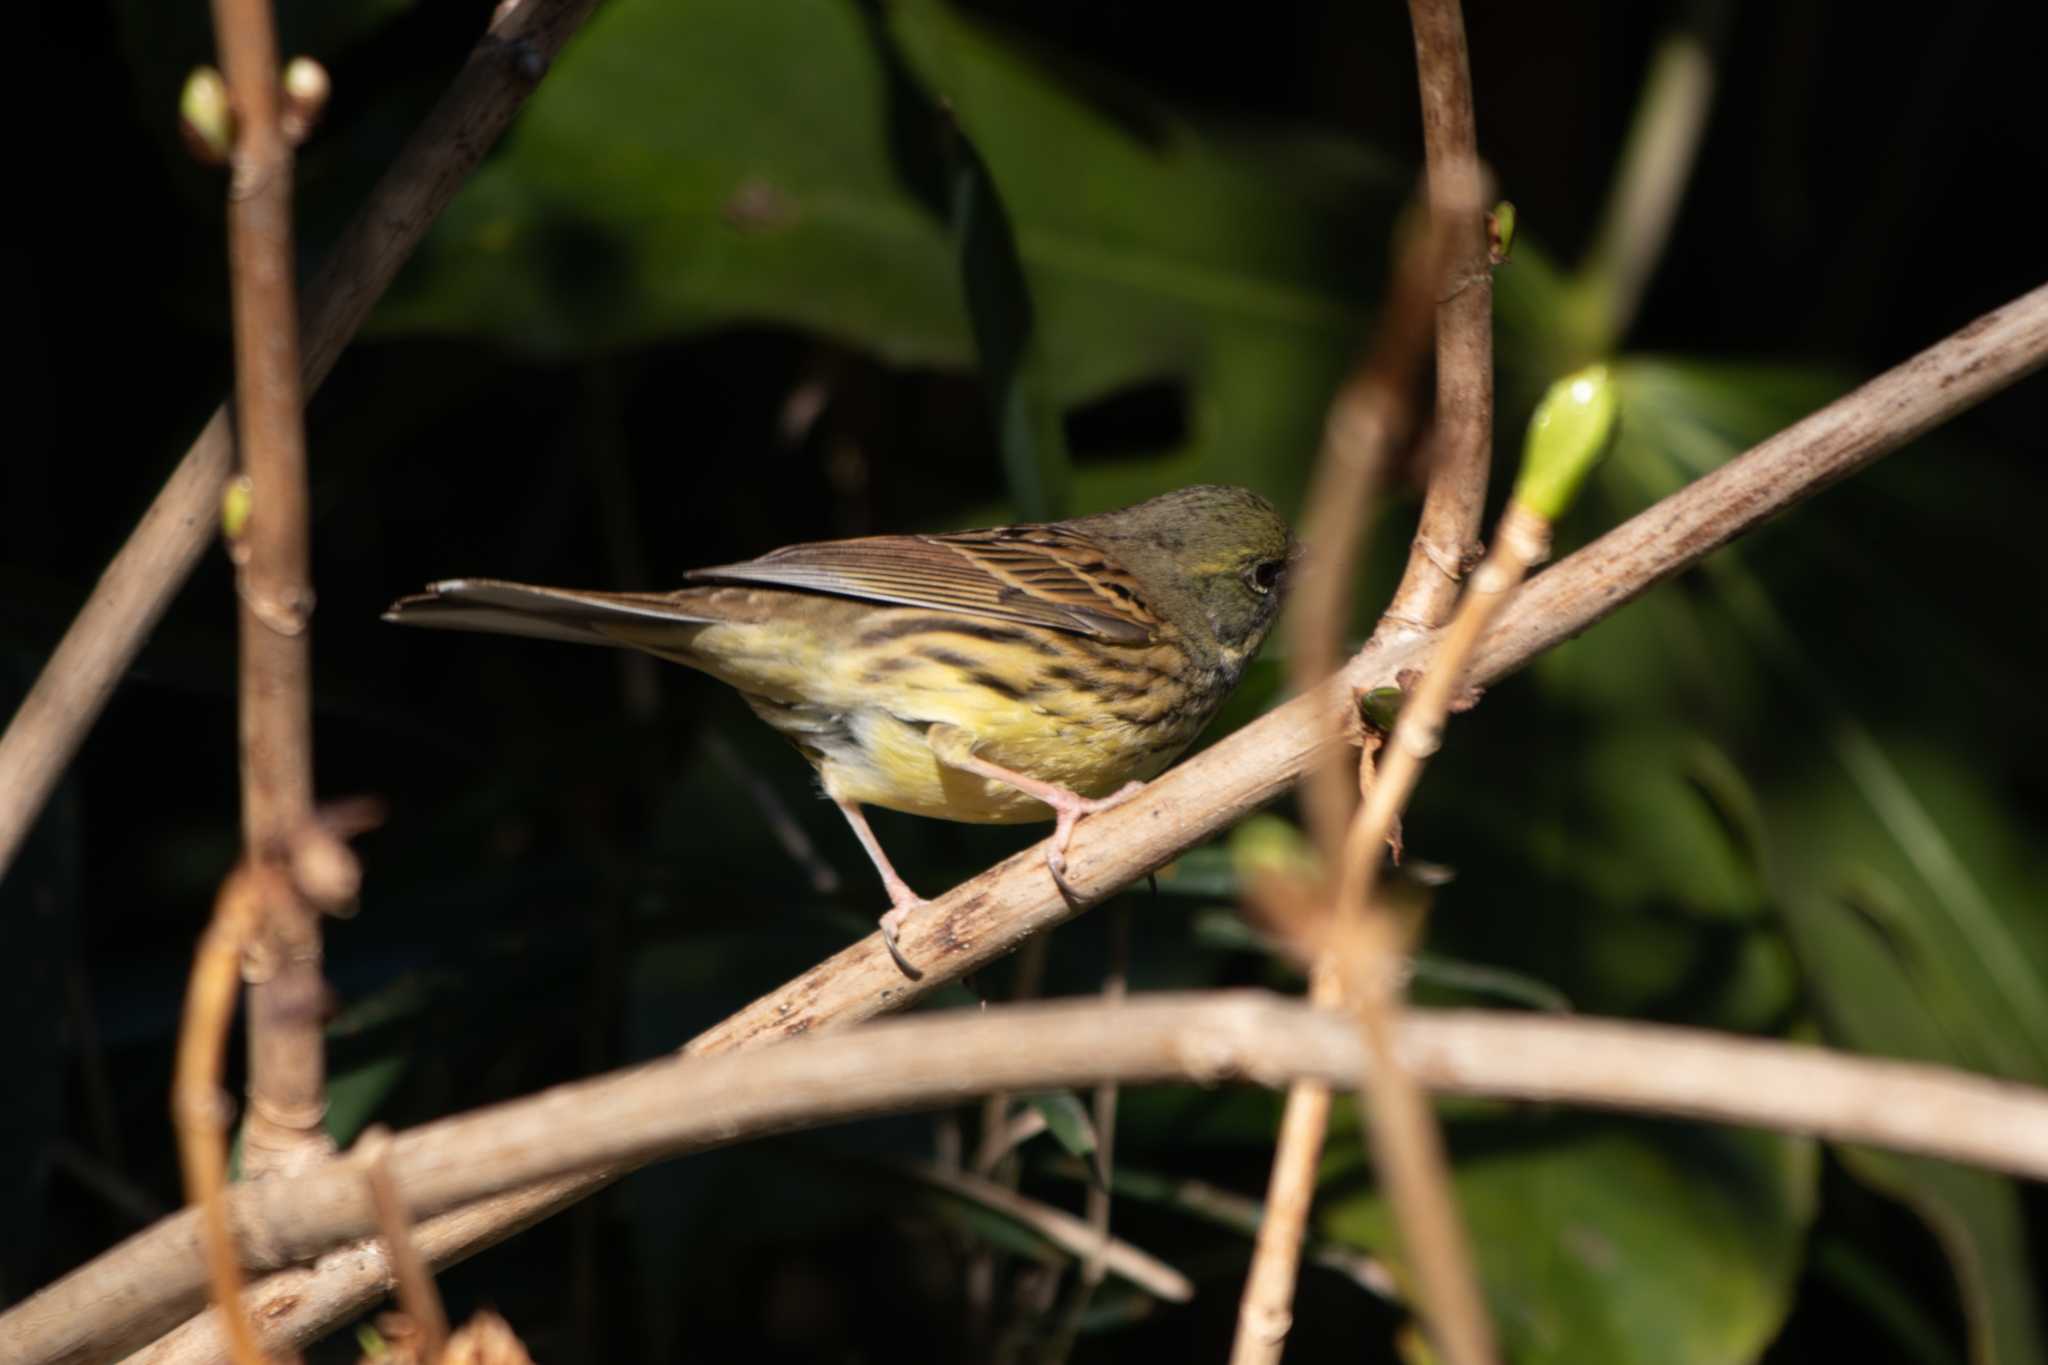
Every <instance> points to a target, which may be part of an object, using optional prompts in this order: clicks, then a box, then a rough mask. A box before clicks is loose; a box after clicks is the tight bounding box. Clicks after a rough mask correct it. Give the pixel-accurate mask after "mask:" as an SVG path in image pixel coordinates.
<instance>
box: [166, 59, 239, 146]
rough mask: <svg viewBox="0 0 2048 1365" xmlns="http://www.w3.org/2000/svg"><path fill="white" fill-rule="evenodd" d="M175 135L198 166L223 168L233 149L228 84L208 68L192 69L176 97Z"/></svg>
mask: <svg viewBox="0 0 2048 1365" xmlns="http://www.w3.org/2000/svg"><path fill="white" fill-rule="evenodd" d="M178 131H179V132H180V133H181V134H183V135H184V138H185V146H186V147H187V148H188V149H189V150H190V151H191V153H192V156H193V158H194V159H195V160H197V161H199V162H200V163H201V164H202V165H207V166H224V165H226V164H227V159H228V155H229V153H231V152H232V151H233V150H234V146H235V116H234V111H233V110H232V109H231V108H230V107H229V104H228V83H227V82H226V81H224V80H222V79H221V74H220V72H218V71H216V70H214V69H213V68H212V67H210V66H201V67H195V68H193V71H192V74H191V75H189V76H187V77H186V78H185V88H184V89H183V90H182V91H180V92H179V94H178Z"/></svg>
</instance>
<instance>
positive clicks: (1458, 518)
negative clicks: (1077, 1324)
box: [1231, 0, 1493, 1365]
mask: <svg viewBox="0 0 2048 1365" xmlns="http://www.w3.org/2000/svg"><path fill="white" fill-rule="evenodd" d="M1409 13H1410V20H1411V23H1412V25H1413V27H1414V30H1415V56H1416V69H1417V73H1418V80H1419V84H1420V88H1421V96H1422V125H1423V143H1424V151H1425V154H1426V156H1427V159H1428V186H1429V210H1430V212H1429V223H1430V228H1429V241H1430V249H1429V250H1428V252H1427V253H1426V257H1427V264H1426V266H1423V267H1422V268H1419V269H1418V268H1417V265H1416V263H1413V262H1411V263H1409V264H1408V266H1407V268H1406V269H1401V270H1397V272H1396V277H1397V285H1396V289H1397V293H1396V296H1395V300H1394V302H1393V303H1392V304H1391V305H1390V308H1389V314H1388V316H1389V321H1388V323H1387V336H1386V340H1385V341H1384V342H1383V344H1382V351H1381V355H1382V357H1383V359H1382V365H1383V368H1384V370H1385V372H1386V377H1387V383H1386V386H1385V388H1384V389H1381V390H1378V391H1369V392H1373V396H1374V397H1375V398H1377V399H1378V400H1379V401H1378V403H1377V405H1376V407H1377V409H1378V410H1379V411H1380V412H1382V413H1384V414H1385V417H1386V420H1385V422H1384V424H1383V425H1382V426H1381V427H1379V428H1377V429H1375V428H1371V427H1367V428H1364V430H1365V431H1366V432H1367V433H1369V434H1371V435H1373V436H1377V437H1378V438H1379V439H1381V440H1382V441H1384V442H1385V443H1386V446H1385V447H1383V448H1382V449H1381V450H1380V451H1379V452H1378V458H1377V459H1376V460H1375V462H1374V465H1373V470H1374V477H1376V474H1377V469H1378V468H1379V467H1382V466H1383V465H1384V463H1385V450H1386V449H1389V448H1391V446H1392V443H1393V442H1395V441H1398V440H1400V439H1401V438H1402V437H1403V436H1405V434H1406V431H1407V428H1408V426H1409V425H1410V420H1411V419H1410V416H1409V414H1408V411H1407V405H1408V402H1409V397H1408V395H1409V389H1410V386H1411V381H1410V379H1409V372H1410V371H1409V367H1412V366H1413V365H1414V364H1415V363H1416V361H1417V359H1419V356H1420V351H1421V335H1422V333H1421V329H1422V327H1423V326H1425V325H1426V320H1427V319H1428V318H1429V317H1430V316H1431V314H1432V312H1433V314H1434V318H1435V322H1436V348H1437V401H1436V423H1435V432H1434V438H1433V440H1432V443H1431V446H1432V453H1431V457H1430V468H1429V482H1428V489H1427V492H1426V493H1425V495H1424V499H1423V509H1422V515H1421V519H1420V521H1419V524H1418V525H1417V527H1416V532H1415V539H1414V543H1413V546H1412V548H1411V550H1410V553H1409V558H1408V568H1407V571H1406V572H1405V573H1404V574H1403V576H1402V579H1401V583H1400V586H1399V587H1398V589H1397V590H1396V592H1395V595H1394V598H1393V601H1392V602H1391V603H1390V604H1389V605H1388V607H1387V609H1386V611H1385V613H1383V615H1382V616H1381V618H1380V624H1379V627H1378V629H1377V630H1376V631H1375V632H1374V636H1375V639H1376V641H1378V642H1379V643H1380V644H1382V645H1388V644H1393V643H1395V642H1398V641H1399V640H1402V639H1412V638H1415V637H1417V636H1419V635H1421V634H1422V633H1423V632H1425V631H1427V630H1429V629H1431V628H1433V627H1435V626H1436V625H1438V624H1439V623H1440V622H1442V620H1443V619H1444V618H1445V617H1446V616H1447V615H1448V614H1449V610H1450V606H1451V604H1452V602H1453V601H1454V600H1455V599H1456V597H1457V593H1458V586H1459V582H1460V580H1461V578H1462V576H1463V571H1464V565H1465V561H1466V559H1467V558H1468V557H1470V556H1471V555H1473V554H1474V553H1475V552H1476V550H1477V546H1478V539H1479V517H1480V513H1481V510H1482V508H1483V507H1484V504H1485V501H1486V483H1487V472H1488V465H1489V463H1490V460H1491V455H1492V439H1493V274H1492V266H1491V262H1490V256H1489V251H1488V244H1487V236H1486V229H1485V219H1484V214H1483V210H1482V194H1483V188H1482V185H1483V179H1484V177H1483V173H1482V171H1481V168H1480V164H1479V153H1478V146H1477V140H1476V133H1475V130H1474V119H1473V113H1472V76H1471V70H1470V61H1469V58H1468V55H1467V52H1466V46H1465V21H1464V16H1463V13H1462V11H1461V10H1460V8H1459V5H1458V0H1411V3H1410V5H1409ZM1404 283H1405V286H1406V287H1405V288H1404V287H1403V284H1404ZM1417 287H1426V288H1428V289H1429V290H1430V291H1431V292H1430V294H1429V296H1428V297H1427V299H1423V300H1418V299H1416V298H1414V297H1413V294H1412V292H1411V291H1413V290H1414V289H1415V288H1417ZM1343 413H1344V406H1343V404H1342V403H1340V404H1339V406H1338V407H1337V408H1335V409H1333V411H1332V419H1331V429H1332V431H1333V432H1334V431H1336V430H1339V429H1340V426H1339V421H1340V417H1341V415H1342V414H1343ZM1354 421H1355V419H1354ZM1362 464H1363V461H1362V460H1361V458H1360V456H1359V455H1358V454H1357V453H1356V451H1355V448H1354V449H1353V450H1347V449H1346V448H1345V447H1343V446H1340V445H1338V444H1336V443H1334V442H1331V441H1329V440H1326V441H1325V444H1324V450H1323V454H1322V456H1321V461H1320V464H1319V467H1318V474H1317V491H1316V494H1315V497H1314V500H1313V502H1312V504H1311V506H1312V508H1314V509H1315V511H1314V512H1313V514H1312V515H1314V516H1315V518H1316V520H1317V521H1319V522H1321V523H1322V527H1321V529H1319V530H1311V531H1310V533H1309V543H1310V544H1311V545H1312V546H1314V547H1315V550H1316V554H1317V557H1318V559H1323V560H1325V562H1324V563H1322V564H1317V563H1315V562H1312V563H1311V564H1310V566H1309V568H1308V571H1307V572H1306V573H1305V574H1304V575H1303V577H1304V580H1305V581H1304V582H1303V583H1302V585H1301V588H1302V589H1303V591H1300V592H1298V593H1297V595H1296V599H1295V601H1294V603H1293V604H1292V606H1291V608H1290V620H1291V622H1293V623H1295V624H1294V628H1293V631H1292V635H1293V640H1294V646H1295V650H1294V657H1295V661H1296V665H1297V667H1304V668H1306V669H1307V670H1308V677H1307V681H1308V682H1311V683H1312V682H1314V681H1315V680H1318V679H1320V678H1322V677H1325V676H1327V675H1328V673H1329V671H1331V669H1332V668H1334V666H1335V662H1336V649H1337V640H1338V638H1339V636H1340V633H1341V632H1342V631H1343V629H1344V628H1345V626H1346V625H1347V624H1348V622H1349V620H1350V615H1351V594H1352V584H1353V581H1354V580H1355V578H1356V574H1355V572H1354V570H1353V562H1354V560H1355V558H1356V556H1357V555H1358V553H1359V550H1358V548H1357V545H1358V542H1359V541H1360V540H1361V539H1362V536H1361V534H1360V530H1361V527H1362V523H1363V520H1364V514H1365V508H1366V502H1367V497H1368V495H1369V493H1370V492H1371V487H1370V483H1371V482H1372V481H1374V478H1369V477H1368V476H1366V475H1364V474H1361V473H1357V472H1354V470H1353V468H1351V466H1358V465H1362ZM1343 723H1347V724H1348V723H1349V718H1348V717H1347V718H1345V722H1343ZM1367 761H1369V758H1367V759H1361V763H1362V764H1363V763H1365V762H1367ZM1362 771H1364V769H1363V768H1361V772H1362ZM1355 790H1356V789H1355V788H1354V786H1353V779H1352V778H1351V776H1350V775H1349V774H1348V773H1346V771H1345V765H1344V764H1343V763H1342V762H1341V761H1340V760H1338V759H1337V758H1334V757H1333V758H1332V759H1331V760H1329V761H1327V762H1325V763H1324V764H1323V765H1321V766H1320V767H1318V768H1315V769H1312V770H1311V771H1310V772H1309V773H1308V774H1307V775H1306V777H1305V778H1304V781H1303V784H1302V795H1303V802H1304V806H1305V808H1306V811H1307V815H1308V820H1309V827H1310V830H1311V831H1312V833H1313V834H1314V835H1315V837H1316V842H1317V845H1318V846H1319V847H1320V848H1321V849H1322V851H1323V855H1324V859H1325V862H1326V864H1330V865H1335V864H1336V863H1337V860H1338V858H1339V855H1340V850H1341V854H1342V856H1343V857H1344V858H1346V859H1351V858H1355V857H1361V856H1362V857H1366V858H1370V859H1371V860H1372V861H1373V862H1374V863H1377V861H1378V858H1379V848H1380V843H1375V844H1373V845H1372V847H1371V848H1370V849H1369V850H1367V851H1365V852H1364V853H1363V854H1361V853H1359V852H1358V851H1357V850H1355V849H1353V848H1352V847H1351V846H1350V843H1349V841H1348V840H1347V839H1346V837H1345V834H1344V827H1345V824H1346V822H1347V818H1348V816H1349V813H1350V810H1351V807H1352V804H1353V802H1354V800H1355V795H1354V793H1355ZM1392 830H1393V827H1392V826H1391V825H1389V826H1388V827H1387V828H1386V829H1384V830H1382V831H1381V836H1382V837H1381V842H1384V840H1385V837H1386V836H1388V835H1390V834H1391V833H1392ZM1349 870H1350V869H1349V865H1348V862H1347V863H1346V864H1345V872H1346V873H1347V874H1348V872H1349ZM1347 880H1348V877H1347ZM1339 894H1340V897H1341V895H1342V894H1344V893H1343V892H1342V891H1341V890H1340V893H1339ZM1351 905H1352V902H1349V901H1343V900H1341V899H1340V901H1339V907H1340V908H1339V913H1343V912H1344V909H1345V908H1348V907H1350V906H1351ZM1375 928H1384V926H1377V925H1376V926H1375ZM1350 943H1351V946H1352V947H1354V948H1357V949H1362V950H1365V951H1366V952H1367V953H1368V954H1369V955H1371V954H1373V953H1375V952H1376V953H1378V954H1382V955H1383V956H1382V957H1379V958H1374V959H1372V960H1368V961H1366V962H1363V963H1360V964H1357V965H1355V966H1354V968H1353V969H1352V970H1351V971H1349V972H1348V973H1347V972H1344V971H1340V970H1339V965H1338V963H1337V962H1336V961H1334V960H1333V959H1331V958H1330V957H1328V956H1327V953H1328V951H1329V950H1326V953H1325V956H1323V957H1319V958H1318V960H1317V961H1316V963H1315V964H1314V966H1313V968H1312V969H1311V971H1310V973H1309V989H1310V998H1311V1000H1313V1001H1314V1002H1315V1003H1316V1004H1319V1005H1323V1006H1333V1005H1335V1004H1337V1003H1338V1001H1339V999H1340V998H1341V996H1342V994H1343V991H1342V987H1343V985H1344V983H1345V980H1346V977H1347V975H1348V976H1349V977H1350V978H1351V979H1352V981H1353V982H1354V983H1355V982H1357V981H1362V980H1368V979H1370V980H1386V979H1390V975H1391V970H1392V950H1393V943H1392V941H1391V939H1389V938H1388V937H1387V936H1386V934H1385V933H1383V932H1382V933H1377V934H1375V935H1373V936H1370V937H1368V936H1364V935H1353V936H1351V939H1350ZM1354 1004H1355V1006H1356V1007H1357V1008H1358V1009H1359V1010H1360V1012H1361V1017H1362V1019H1363V1020H1364V1021H1365V1028H1366V1033H1367V1036H1368V1037H1370V1038H1383V1037H1385V1036H1387V1035H1389V1034H1391V1032H1392V1031H1393V1030H1394V1028H1395V1027H1397V1024H1398V1020H1397V1018H1396V1017H1395V1015H1396V1010H1397V1008H1398V1004H1399V1001H1398V994H1397V993H1389V992H1385V991H1382V990H1379V989H1374V990H1371V991H1367V992H1365V993H1363V994H1356V995H1354ZM1378 1057H1379V1060H1380V1062H1381V1065H1379V1066H1376V1067H1374V1068H1373V1070H1372V1073H1371V1076H1372V1080H1371V1084H1372V1087H1373V1094H1372V1102H1371V1104H1370V1105H1369V1106H1368V1113H1369V1114H1370V1115H1371V1116H1372V1119H1371V1123H1372V1126H1373V1131H1374V1132H1375V1133H1376V1134H1377V1136H1378V1140H1377V1141H1376V1142H1375V1144H1374V1152H1375V1157H1376V1160H1377V1161H1378V1163H1379V1168H1380V1172H1381V1176H1382V1180H1383V1183H1384V1184H1385V1185H1386V1186H1387V1187H1388V1189H1389V1190H1390V1192H1391V1194H1392V1196H1393V1203H1394V1208H1395V1212H1396V1215H1397V1217H1398V1219H1399V1222H1400V1229H1401V1236H1402V1240H1403V1241H1404V1242H1406V1243H1408V1244H1409V1245H1410V1246H1411V1249H1417V1248H1419V1249H1421V1250H1423V1251H1425V1252H1427V1253H1428V1255H1427V1260H1428V1262H1429V1265H1430V1267H1431V1268H1432V1269H1433V1270H1434V1272H1435V1273H1433V1274H1425V1275H1424V1276H1422V1277H1421V1279H1420V1283H1421V1286H1422V1289H1423V1295H1422V1297H1423V1307H1424V1309H1425V1313H1426V1316H1427V1317H1428V1318H1429V1319H1430V1320H1431V1321H1432V1322H1433V1323H1436V1324H1437V1325H1438V1326H1439V1332H1440V1336H1441V1337H1442V1339H1443V1341H1444V1344H1445V1346H1446V1349H1447V1350H1448V1352H1449V1355H1450V1359H1451V1360H1452V1361H1453V1362H1454V1365H1465V1363H1466V1362H1470V1365H1479V1363H1480V1362H1484V1361H1487V1360H1489V1359H1490V1358H1491V1357H1492V1355H1493V1350H1492V1346H1491V1342H1490V1337H1491V1333H1490V1330H1489V1328H1488V1325H1487V1321H1486V1317H1485V1312H1484V1304H1483V1300H1481V1299H1480V1297H1479V1295H1478V1291H1477V1288H1476V1280H1475V1277H1474V1276H1473V1274H1472V1272H1471V1269H1470V1264H1469V1257H1467V1256H1463V1255H1461V1254H1460V1248H1462V1246H1463V1243H1464V1238H1463V1233H1462V1230H1461V1227H1460V1225H1459V1224H1458V1222H1457V1209H1456V1204H1455V1202H1454V1201H1453V1200H1452V1198H1451V1195H1450V1188H1449V1185H1450V1176H1449V1170H1448V1167H1447V1165H1446V1163H1445V1162H1444V1161H1443V1159H1442V1155H1441V1149H1442V1140H1441V1138H1440V1137H1439V1136H1438V1134H1437V1132H1436V1127H1435V1117H1434V1115H1433V1114H1432V1113H1431V1111H1430V1110H1429V1108H1428V1106H1427V1104H1426V1103H1425V1102H1423V1100H1422V1098H1421V1093H1420V1091H1419V1089H1418V1088H1417V1087H1416V1085H1415V1084H1414V1082H1413V1081H1412V1080H1411V1079H1409V1078H1408V1077H1406V1076H1405V1075H1404V1074H1403V1072H1402V1070H1401V1068H1400V1066H1399V1065H1398V1064H1397V1063H1393V1061H1392V1058H1391V1057H1390V1056H1389V1055H1387V1054H1385V1053H1384V1052H1382V1053H1380V1054H1378ZM1329 1109H1330V1096H1329V1092H1328V1090H1327V1089H1319V1088H1318V1087H1316V1086H1314V1085H1313V1084H1304V1085H1300V1086H1297V1087H1295V1088H1294V1089H1293V1090H1291V1091H1290V1092H1289V1093H1288V1097H1287V1104H1286V1106H1285V1108H1284V1109H1283V1111H1282V1114H1281V1123H1280V1129H1279V1132H1278V1133H1277V1135H1276V1138H1275V1143H1274V1148H1273V1169H1272V1174H1271V1176H1270V1178H1269V1180H1268V1194H1267V1201H1268V1205H1269V1208H1268V1212H1267V1216H1266V1217H1265V1218H1264V1219H1263V1220H1262V1221H1261V1222H1260V1225H1259V1233H1258V1237H1257V1239H1256V1241H1255V1243H1254V1246H1253V1254H1252V1263H1251V1266H1250V1269H1249V1271H1248V1273H1247V1274H1246V1277H1245V1288H1244V1296H1243V1299H1242V1302H1241V1303H1240V1305H1239V1310H1238V1326H1237V1335H1236V1339H1235V1342H1234V1344H1233V1347H1232V1350H1231V1360H1232V1362H1233V1365H1275V1362H1277V1361H1278V1360H1279V1359H1280V1354H1281V1351H1282V1350H1283V1349H1284V1347H1285V1344H1286V1338H1287V1332H1288V1330H1289V1327H1290V1326H1291V1324H1292V1321H1293V1310H1292V1304H1293V1301H1294V1286H1295V1281H1296V1278H1297V1275H1298V1266H1299V1261H1300V1255H1301V1247H1302V1245H1303V1241H1304V1238H1305V1237H1306V1234H1307V1228H1308V1218H1309V1214H1310V1211H1311V1207H1312V1205H1313V1202H1314V1194H1315V1175H1316V1171H1317V1169H1318V1168H1319V1165H1320V1162H1321V1158H1322V1151H1323V1134H1324V1132H1325V1129H1326V1128H1327V1125H1328V1118H1329ZM1475 1305H1476V1306H1477V1309H1478V1311H1477V1313H1476V1314H1475V1312H1474V1307H1475Z"/></svg>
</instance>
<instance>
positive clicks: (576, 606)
mask: <svg viewBox="0 0 2048 1365" xmlns="http://www.w3.org/2000/svg"><path fill="white" fill-rule="evenodd" d="M694 595H698V594H693V593H691V592H689V591H688V590H686V591H685V592H684V593H678V594H668V593H651V592H645V593H641V592H584V591H581V590H579V589H575V588H539V587H534V586H532V585H530V584H526V583H507V582H504V581H503V580H501V579H496V578H451V579H447V580H445V581H443V582H440V583H429V584H428V585H427V587H426V590H425V591H423V592H418V593H414V594H413V595H412V596H410V597H401V598H399V599H398V600H397V601H396V602H393V603H392V604H391V606H390V607H389V608H388V609H387V610H386V611H385V613H384V619H385V620H387V621H395V622H397V623H398V624H399V625H402V626H434V627H437V628H439V629H443V630H480V631H487V632H490V633H492V634H497V635H526V636H531V637H533V638H535V639H540V640H567V641H569V642H570V643H572V644H582V645H617V644H624V643H627V641H626V640H623V639H621V638H620V636H621V634H626V635H630V636H632V637H635V638H634V639H633V641H632V642H633V643H643V641H644V640H645V639H646V637H647V636H648V635H649V633H650V627H652V628H655V629H657V630H658V628H659V627H661V626H665V625H667V626H692V625H704V624H708V623H710V622H713V621H716V620H718V619H719V618H718V616H716V615H715V614H713V615H707V614H703V613H702V612H701V611H693V610H692V608H691V606H690V605H689V604H688V598H689V597H691V596H694ZM643 647H651V646H647V645H645V644H643Z"/></svg>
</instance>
